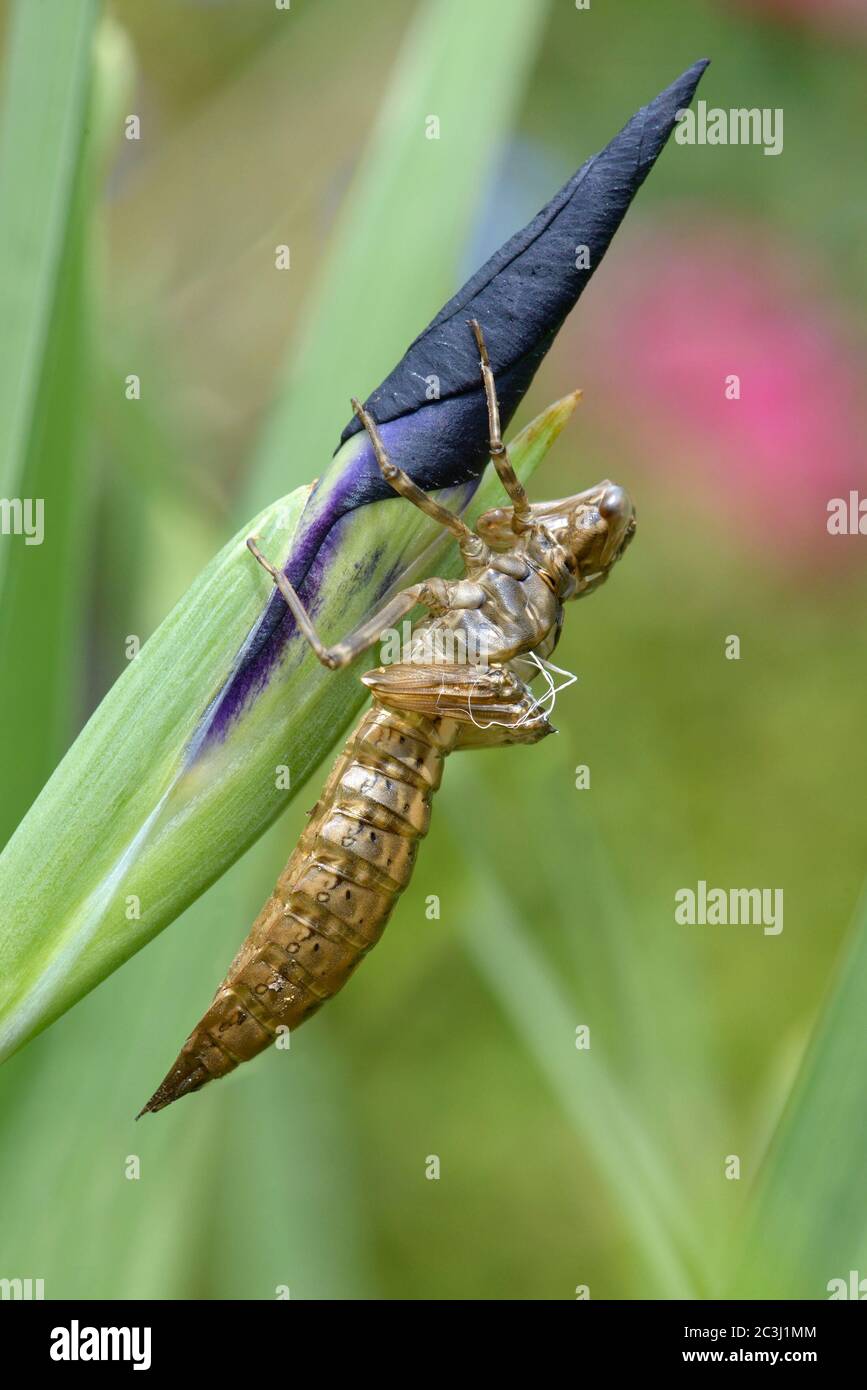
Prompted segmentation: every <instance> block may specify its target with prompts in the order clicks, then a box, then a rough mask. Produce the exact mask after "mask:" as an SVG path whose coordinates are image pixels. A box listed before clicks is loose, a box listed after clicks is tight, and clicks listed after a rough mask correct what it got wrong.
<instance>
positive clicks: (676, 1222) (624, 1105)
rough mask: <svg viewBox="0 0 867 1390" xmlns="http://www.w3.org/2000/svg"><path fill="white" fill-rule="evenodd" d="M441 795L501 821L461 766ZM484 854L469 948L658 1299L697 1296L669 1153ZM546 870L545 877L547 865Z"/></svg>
mask: <svg viewBox="0 0 867 1390" xmlns="http://www.w3.org/2000/svg"><path fill="white" fill-rule="evenodd" d="M441 797H442V799H443V801H444V802H446V803H451V805H452V806H453V808H454V809H453V812H452V814H451V815H449V811H448V805H446V806H443V807H441V808H440V812H441V818H440V824H441V825H442V823H444V822H448V823H449V824H456V823H457V824H459V823H460V821H461V812H460V807H461V806H466V805H467V804H472V805H473V808H474V815H475V817H476V818H477V820H478V822H479V823H481V822H483V821H485V819H486V818H487V819H491V818H492V817H495V816H496V808H495V807H494V806H493V805H492V804H491V802H490V801H489V800H488V801H487V804H486V797H485V794H484V792H483V791H482V790H480V788H479V785H478V780H477V779H474V778H473V776H472V770H471V769H468V768H467V766H466V764H464V763H463V761H462V760H461V759H455V760H454V765H450V767H449V776H448V779H447V782H446V784H445V786H444V788H443V791H442V792H441ZM440 833H443V832H442V830H441V831H440ZM477 848H478V849H479V851H480V852H479V853H478V854H477V858H476V861H475V862H474V867H473V873H472V880H471V885H467V888H468V895H467V898H466V899H464V900H463V901H462V906H461V911H460V912H459V913H457V914H456V915H455V924H456V928H457V930H458V932H459V933H460V937H461V941H462V944H463V946H464V949H465V950H466V952H467V954H468V955H469V957H470V958H471V960H472V961H473V962H474V964H475V966H476V968H477V969H478V971H479V973H480V974H481V976H482V977H483V979H484V980H485V982H486V984H487V985H488V987H489V988H490V990H491V992H492V994H493V995H494V997H495V998H496V1000H497V1002H498V1003H499V1005H500V1007H501V1008H502V1010H503V1012H504V1013H505V1015H506V1017H507V1018H508V1019H509V1021H510V1023H511V1024H512V1026H513V1028H514V1030H515V1033H516V1034H517V1036H518V1037H519V1038H520V1039H521V1041H522V1043H523V1044H524V1046H525V1048H526V1050H527V1052H528V1054H529V1055H530V1056H532V1057H533V1058H534V1060H535V1062H536V1064H537V1065H538V1067H539V1069H540V1071H541V1073H542V1075H543V1076H544V1078H545V1080H546V1081H547V1083H548V1085H549V1087H550V1089H551V1091H552V1092H553V1094H554V1095H555V1097H556V1098H557V1100H558V1102H559V1104H560V1106H561V1109H562V1111H563V1113H564V1115H565V1116H566V1118H567V1119H568V1121H569V1123H570V1124H571V1126H572V1127H573V1128H574V1130H575V1131H576V1133H577V1134H578V1136H579V1138H580V1141H581V1143H582V1146H583V1147H584V1149H585V1150H586V1152H587V1153H588V1155H589V1157H590V1160H591V1162H592V1163H593V1164H594V1166H595V1168H596V1170H597V1175H598V1178H599V1180H600V1182H601V1184H602V1185H603V1187H607V1188H608V1189H609V1190H610V1192H611V1195H612V1205H613V1206H614V1207H615V1208H616V1211H617V1214H618V1217H619V1219H620V1220H621V1221H622V1223H623V1229H624V1231H625V1232H626V1237H627V1238H628V1239H630V1240H631V1241H632V1242H633V1243H634V1245H635V1247H636V1249H637V1251H638V1252H639V1253H640V1255H641V1258H642V1260H643V1263H644V1268H645V1271H646V1273H647V1275H649V1277H650V1279H651V1281H652V1287H653V1290H654V1294H655V1296H658V1297H664V1298H692V1297H695V1296H696V1283H695V1279H694V1275H693V1273H691V1269H692V1268H694V1260H695V1251H694V1250H693V1249H691V1247H692V1246H693V1244H694V1238H693V1234H692V1232H691V1230H690V1225H689V1212H688V1210H687V1208H686V1206H685V1204H684V1201H683V1199H682V1196H681V1194H680V1193H679V1192H678V1190H677V1187H676V1183H675V1180H674V1176H673V1173H672V1169H671V1166H670V1163H669V1162H668V1156H667V1155H666V1154H665V1153H663V1152H662V1151H661V1150H660V1149H659V1148H658V1147H657V1146H656V1144H655V1143H654V1141H653V1139H652V1137H651V1136H650V1134H649V1133H648V1132H647V1131H646V1130H645V1129H644V1128H643V1127H642V1125H641V1123H640V1121H639V1119H638V1117H637V1114H636V1108H635V1106H634V1105H633V1104H632V1103H631V1100H630V1095H629V1091H628V1089H627V1088H626V1087H624V1086H623V1085H621V1084H620V1083H619V1082H618V1080H617V1078H616V1077H615V1074H614V1072H613V1069H612V1068H611V1066H610V1064H609V1062H608V1061H607V1060H606V1056H605V1053H604V1050H603V1048H604V1044H601V1045H599V1044H597V1045H595V1046H591V1047H589V1048H587V1049H586V1050H579V1049H577V1048H576V1045H575V1038H576V1027H577V1026H578V1025H579V1024H581V1023H585V1022H586V1019H587V1007H586V1006H587V1003H588V1002H589V1001H587V1000H586V999H585V1000H583V1001H580V1002H579V1001H578V1000H572V999H570V997H569V994H568V993H567V991H566V989H565V987H564V984H563V983H562V982H561V981H559V980H558V979H557V978H555V976H554V974H553V971H552V970H551V968H550V966H549V964H548V962H547V961H546V959H545V957H544V955H543V953H542V952H541V950H540V949H539V948H538V946H537V945H536V943H535V941H534V933H533V931H532V929H531V926H530V924H529V923H525V922H524V921H523V920H522V918H521V916H520V913H519V912H518V911H516V909H515V906H514V903H513V901H512V897H511V895H509V894H507V893H506V892H505V891H504V889H503V888H502V887H501V885H500V883H499V882H498V881H497V879H496V877H495V876H494V874H493V872H492V871H491V868H490V862H491V861H490V858H489V856H488V854H486V852H485V850H486V846H485V845H484V843H482V844H481V845H480V846H478V847H477ZM538 872H539V873H544V872H545V869H544V866H542V865H540V866H538Z"/></svg>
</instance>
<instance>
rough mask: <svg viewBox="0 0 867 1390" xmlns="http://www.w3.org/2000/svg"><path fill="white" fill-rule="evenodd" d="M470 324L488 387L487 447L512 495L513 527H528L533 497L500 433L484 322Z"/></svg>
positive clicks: (486, 389) (530, 521)
mask: <svg viewBox="0 0 867 1390" xmlns="http://www.w3.org/2000/svg"><path fill="white" fill-rule="evenodd" d="M470 328H471V329H472V330H473V336H474V338H475V340H476V346H477V347H478V349H479V365H480V367H481V369H482V383H483V385H484V388H485V398H486V400H487V402H488V433H489V435H490V443H489V445H488V449H489V452H490V455H491V459H492V461H493V465H494V467H495V468H496V470H497V475H498V477H499V479H500V482H501V483H502V484H503V487H504V488H505V489H506V492H507V493H508V494H509V496H510V497H511V499H512V504H513V506H514V512H513V514H512V530H513V531H517V532H520V531H526V530H527V529H528V527H529V526H531V525H532V521H533V518H532V512H531V508H530V499H529V497H528V496H527V494H526V492H525V491H524V484H523V483H522V482H521V480H520V478H519V477H518V475H517V473H516V472H515V470H514V468H513V467H512V461H511V459H510V458H509V451H508V449H507V448H506V446H505V444H504V443H503V438H502V435H501V433H500V406H499V402H498V401H497V388H496V386H495V384H494V373H493V372H492V371H491V361H490V358H489V357H488V345H487V343H486V342H485V336H484V334H483V333H482V325H481V324H480V323H479V321H478V319H470Z"/></svg>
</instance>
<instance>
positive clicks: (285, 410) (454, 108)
mask: <svg viewBox="0 0 867 1390" xmlns="http://www.w3.org/2000/svg"><path fill="white" fill-rule="evenodd" d="M546 12H547V4H545V3H534V4H529V5H528V4H527V3H526V0H475V3H473V4H472V5H467V4H466V0H434V2H433V3H431V4H427V5H422V6H420V7H419V8H418V10H417V12H416V15H415V18H414V20H413V22H412V23H411V25H410V27H409V30H408V33H407V37H406V39H405V41H404V44H403V46H402V48H401V50H400V52H399V53H398V54H397V57H396V59H395V64H394V75H393V78H392V81H391V84H390V86H389V88H388V90H387V92H386V94H385V99H384V101H383V103H382V105H381V107H380V110H379V112H378V115H377V121H376V126H375V128H374V131H373V134H372V137H371V139H370V141H369V143H368V146H367V149H366V151H365V154H364V157H363V159H362V161H361V164H360V166H359V168H358V170H357V172H356V175H355V178H354V181H353V185H352V187H351V188H350V190H349V193H348V195H347V198H346V201H345V204H344V206H343V212H342V216H341V217H340V218H339V220H338V224H337V226H336V228H335V230H334V232H333V234H332V239H331V245H330V247H329V251H328V254H327V256H326V260H325V267H324V273H323V275H322V277H321V278H320V280H319V281H318V283H316V284H315V286H314V290H313V295H312V303H311V309H310V312H309V315H308V319H307V326H306V330H305V331H302V333H301V334H300V335H299V338H298V341H297V343H296V344H295V345H294V347H293V352H292V357H291V361H290V363H289V364H288V366H287V369H286V372H285V379H284V382H283V386H282V389H281V394H280V399H279V401H278V404H277V407H276V409H275V410H274V411H273V413H272V416H271V419H270V421H269V426H268V429H267V431H266V433H265V436H264V439H263V441H262V445H261V447H260V450H259V453H258V456H257V459H256V461H255V466H254V469H253V474H252V477H251V480H250V484H249V487H248V489H247V504H248V510H250V511H252V510H254V509H255V508H256V507H259V506H262V504H263V503H264V502H265V500H266V499H267V498H269V497H273V496H274V495H275V494H276V493H277V492H279V491H281V490H282V489H283V488H284V487H285V486H286V482H287V476H288V477H290V478H292V480H293V481H299V482H300V481H301V480H302V479H303V478H304V477H306V476H307V475H308V472H309V460H310V459H311V458H312V459H320V458H323V457H326V456H327V454H326V451H330V450H331V449H333V448H334V447H335V445H336V443H337V441H338V439H339V437H340V431H341V430H342V428H343V426H344V425H345V424H346V421H347V419H348V418H349V413H350V412H349V398H350V396H358V397H360V398H361V399H362V400H363V399H364V398H365V397H366V396H367V394H368V392H369V391H371V390H373V388H374V386H375V385H376V383H377V382H378V381H379V380H380V379H381V378H382V377H384V376H385V375H386V373H387V372H388V371H389V369H390V368H391V367H392V365H393V364H394V362H395V360H396V359H397V357H398V356H399V354H400V352H401V351H402V349H403V348H404V347H405V346H406V344H407V342H409V341H410V340H411V339H412V338H414V337H415V335H416V334H417V333H418V331H419V328H420V327H421V326H422V325H423V324H425V323H427V321H428V319H430V318H432V317H433V315H434V314H435V313H436V312H437V310H438V309H439V308H440V305H441V304H442V303H443V302H444V301H445V300H447V299H448V298H449V297H450V296H451V295H452V294H453V293H454V290H455V288H456V285H457V284H459V283H460V281H459V279H458V277H457V271H458V265H459V260H460V256H461V253H462V251H463V250H464V248H465V246H466V239H467V235H468V233H469V231H470V229H471V228H472V225H473V222H474V219H475V217H476V215H477V212H478V200H479V190H480V187H481V186H483V183H484V180H485V178H486V177H488V176H489V174H490V169H491V147H492V144H495V142H496V141H497V140H498V139H499V138H500V137H501V136H502V132H503V131H504V130H508V129H509V126H510V123H511V118H512V116H513V113H514V111H515V108H516V105H517V103H518V101H519V100H520V97H521V93H522V91H523V88H524V77H525V75H526V73H527V71H528V69H529V66H530V64H531V63H532V62H533V60H534V57H535V54H536V47H537V39H538V37H539V36H540V34H541V32H542V29H543V27H544V22H545V18H546ZM430 116H435V117H436V118H437V119H438V121H439V132H438V138H437V139H428V138H427V135H426V124H425V123H426V121H427V120H428V119H429V118H430ZM504 230H505V231H511V230H512V229H511V228H506V229H504ZM290 273H291V274H294V273H295V272H294V271H292V272H290ZM359 345H362V346H361V349H360V348H359ZM289 441H291V448H290V447H289ZM287 469H288V470H289V473H288V474H287Z"/></svg>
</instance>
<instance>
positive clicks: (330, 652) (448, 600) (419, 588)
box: [247, 536, 484, 671]
mask: <svg viewBox="0 0 867 1390" xmlns="http://www.w3.org/2000/svg"><path fill="white" fill-rule="evenodd" d="M247 549H248V550H249V551H250V553H251V554H252V555H253V556H254V557H255V558H256V559H257V560H258V561H259V564H260V565H261V566H262V568H263V569H266V570H267V571H268V573H269V574H270V576H271V578H272V579H273V580H274V583H275V584H276V585H277V588H278V589H279V590H280V593H281V594H282V595H283V598H284V599H285V600H286V603H287V604H288V606H289V609H290V611H291V613H292V616H293V617H294V619H295V621H296V622H297V624H298V627H299V629H300V631H301V632H302V634H303V635H304V636H305V637H306V638H307V641H308V642H309V643H310V645H311V647H312V648H313V650H314V652H315V653H316V655H317V657H318V658H319V660H320V661H321V662H322V665H323V666H327V667H328V668H329V670H331V671H337V670H339V669H340V668H341V667H343V666H348V665H349V663H350V662H351V661H354V660H355V658H356V657H357V656H360V654H361V653H362V652H363V651H366V650H367V648H368V647H372V646H373V644H374V642H378V641H379V638H380V637H381V636H382V633H383V632H384V631H385V629H386V628H389V627H394V625H395V623H397V622H399V621H400V619H401V618H403V617H405V616H406V614H407V613H409V611H410V609H412V608H415V607H416V605H417V604H421V605H422V606H423V607H424V608H428V609H430V610H432V611H445V609H447V608H449V607H454V606H460V607H473V606H478V603H480V602H481V600H482V599H483V597H484V595H483V594H482V593H481V590H479V594H478V602H477V603H475V604H474V603H471V602H467V600H466V598H465V597H464V601H463V602H460V599H461V597H463V589H464V588H465V587H466V586H465V584H464V585H461V584H453V583H450V582H449V581H447V580H445V579H427V580H424V581H423V582H422V583H421V584H413V585H412V586H411V587H410V588H408V589H402V590H401V591H400V593H399V594H395V596H394V598H392V599H390V600H389V601H388V603H386V604H384V605H383V607H382V608H380V609H379V611H378V612H376V613H374V614H373V615H372V617H370V618H367V619H366V621H365V622H363V623H359V625H358V627H356V628H354V629H353V630H352V632H350V633H349V634H348V635H347V636H346V637H344V638H343V639H342V641H340V642H335V643H334V644H333V645H332V646H327V645H326V644H325V643H324V642H323V641H322V638H321V637H320V636H319V633H318V632H317V631H316V628H315V627H314V625H313V622H312V620H311V617H310V614H309V613H308V612H307V609H306V608H305V607H304V604H303V603H302V602H301V599H300V598H299V597H298V594H297V593H296V592H295V590H294V589H293V587H292V585H291V584H290V583H289V580H288V579H287V578H286V576H285V574H283V573H282V571H281V570H278V569H276V568H275V566H274V565H272V564H271V561H270V560H269V559H268V558H267V557H266V556H265V555H263V554H262V552H261V550H260V549H259V547H258V545H257V544H256V541H255V538H254V537H253V536H248V537H247ZM470 597H471V598H472V597H473V596H472V595H470ZM454 599H457V600H458V602H457V604H456V603H455V602H454V601H453V600H454Z"/></svg>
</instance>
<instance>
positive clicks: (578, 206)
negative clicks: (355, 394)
mask: <svg viewBox="0 0 867 1390" xmlns="http://www.w3.org/2000/svg"><path fill="white" fill-rule="evenodd" d="M707 65H708V64H707V61H706V60H702V61H701V62H697V63H694V64H693V65H692V67H690V68H687V70H686V72H684V73H682V74H681V75H680V77H678V78H677V80H676V81H674V82H672V84H671V86H670V87H666V89H665V91H663V92H661V93H660V94H659V96H657V97H655V98H654V100H653V101H651V102H650V103H649V104H648V105H647V106H644V107H642V108H641V110H640V111H638V112H637V113H636V114H635V115H634V116H633V117H632V119H631V120H630V121H629V122H628V124H627V125H625V126H624V127H623V129H622V130H621V131H620V133H619V134H618V135H615V137H614V139H613V140H612V141H611V142H610V143H609V144H608V145H606V147H605V149H604V150H602V151H601V152H600V153H599V154H596V155H594V156H593V157H592V158H591V159H588V160H587V161H586V163H585V164H583V165H582V166H581V168H580V169H579V170H578V172H577V173H576V174H574V175H573V176H572V178H571V179H570V180H569V182H568V183H566V184H565V185H564V186H563V188H561V189H560V191H559V193H557V194H556V195H555V196H554V197H553V198H552V199H551V201H550V202H549V203H548V204H547V205H546V206H545V207H544V208H542V210H541V212H539V213H537V215H536V216H535V217H534V218H533V220H532V222H530V223H529V224H528V225H527V226H526V227H524V228H523V230H522V231H520V232H517V233H516V234H515V235H514V236H513V237H512V238H511V239H510V240H509V241H507V242H506V243H505V245H504V246H502V247H501V248H500V250H499V251H497V252H496V253H495V254H494V255H493V256H492V257H491V258H490V260H489V261H488V262H487V263H486V264H485V265H484V266H482V268H481V270H478V271H477V272H476V274H475V275H474V276H473V277H472V278H471V279H470V280H468V281H467V283H466V284H465V285H464V287H463V289H462V290H460V291H459V292H458V293H457V294H456V295H455V296H454V298H453V299H451V300H449V302H448V304H446V305H445V307H444V308H443V309H441V310H440V312H439V313H438V314H437V316H436V318H435V319H434V320H433V322H432V323H430V324H429V325H428V327H427V328H426V329H425V330H424V332H423V333H421V334H420V335H419V337H418V338H416V339H415V341H414V342H413V343H412V344H411V345H410V347H409V348H408V349H407V351H406V353H405V354H404V356H403V357H402V358H401V360H400V362H399V363H398V364H397V366H396V367H395V368H394V371H392V372H391V373H390V374H389V375H388V376H387V377H386V379H385V381H384V382H383V383H382V384H381V386H379V387H378V388H377V389H376V390H375V391H374V392H373V393H372V394H371V395H370V396H369V397H368V400H367V408H368V410H369V411H370V412H371V414H372V415H373V417H374V419H375V420H376V421H377V422H378V423H380V424H386V423H387V422H391V421H398V420H404V419H406V418H407V417H408V416H415V415H417V414H418V415H419V418H418V419H417V420H416V421H415V424H416V426H417V427H416V428H414V429H412V430H408V431H406V432H399V431H397V430H392V431H390V432H388V433H389V434H390V436H391V439H392V441H393V442H392V443H391V450H392V454H393V458H394V462H395V463H399V464H400V465H401V467H403V468H404V469H405V470H406V471H407V472H409V473H410V474H411V475H412V477H413V478H414V479H415V480H416V482H418V483H420V485H421V486H422V487H425V488H434V487H444V486H447V485H449V484H451V483H456V482H461V481H464V480H465V479H466V478H467V477H468V476H472V475H473V473H474V472H476V471H477V470H478V469H479V468H480V467H481V466H482V464H483V463H484V462H486V453H485V428H484V423H485V416H484V411H483V410H482V409H481V406H482V393H481V383H480V378H479V362H478V353H477V351H476V347H475V343H474V341H473V338H472V335H471V333H470V330H469V328H468V326H467V320H468V319H471V318H477V319H478V320H479V322H480V323H481V325H482V328H483V329H484V332H485V337H486V340H487V344H488V351H489V353H490V356H491V364H492V366H493V369H494V373H495V375H496V378H497V386H498V393H499V397H500V406H501V412H502V416H503V422H504V424H505V423H507V422H508V421H509V420H510V419H511V417H512V415H513V414H514V412H515V410H516V409H517V407H518V405H519V403H520V401H521V398H522V397H523V395H524V393H525V391H526V390H527V387H528V386H529V384H530V382H531V381H532V379H533V376H534V374H535V372H536V370H537V368H538V366H539V364H540V362H541V361H542V358H543V357H544V356H545V353H546V352H547V351H548V348H549V347H550V346H551V343H552V342H553V340H554V337H555V336H556V334H557V332H558V330H559V329H560V327H561V325H562V323H563V320H564V319H565V318H566V315H567V314H568V313H569V310H570V309H571V308H572V307H573V305H574V304H575V302H576V301H577V299H578V297H579V296H580V294H581V292H582V290H583V289H584V287H585V285H586V284H587V283H588V281H589V280H590V277H591V275H592V274H593V272H594V270H595V269H596V267H597V266H598V264H599V262H600V261H601V260H602V257H603V256H604V255H605V252H606V251H607V249H608V247H609V245H610V244H611V240H612V238H613V236H614V233H615V232H616V231H617V229H618V227H619V226H620V223H621V222H622V221H623V218H624V216H625V214H626V211H627V209H628V207H629V205H630V203H631V201H632V199H633V198H634V197H635V194H636V193H637V192H638V189H639V188H640V187H641V185H642V183H643V182H644V180H645V178H646V177H647V175H648V173H649V172H650V170H651V169H652V168H653V165H654V163H655V162H656V160H657V158H658V157H659V155H660V153H661V152H662V150H663V148H664V146H665V143H666V141H667V140H668V138H669V136H670V135H671V132H672V130H673V129H674V124H675V116H676V114H677V112H678V111H680V110H681V109H682V108H684V107H686V106H688V105H689V103H690V101H691V100H692V97H693V95H694V93H695V89H696V87H697V85H698V82H699V80H700V78H701V76H702V73H703V72H704V70H705V68H706V67H707ZM579 247H586V248H587V250H586V255H585V254H581V255H579V254H578V248H579ZM585 261H586V265H585V264H584V262H585ZM576 262H577V264H576ZM431 376H436V377H437V378H438V382H439V400H438V401H437V402H436V403H434V404H433V405H432V404H431V402H430V400H429V399H428V398H427V397H426V395H425V382H426V380H427V379H428V378H430V377H431ZM360 428H361V425H360V423H359V421H358V420H357V419H355V418H353V419H352V420H351V421H350V422H349V424H348V425H347V426H346V428H345V429H344V431H343V434H342V436H341V442H345V441H346V440H347V439H349V438H350V437H351V436H352V435H353V434H356V433H357V432H358V431H359V430H360ZM370 481H371V484H372V489H373V490H372V491H371V492H370V494H369V495H368V496H365V498H364V500H365V501H369V500H373V497H374V496H385V495H386V493H385V491H382V490H381V489H380V487H379V486H378V483H379V480H378V479H377V478H376V477H375V476H374V475H373V474H371V479H370ZM360 500H361V499H360V498H359V499H358V500H357V501H356V505H358V501H360Z"/></svg>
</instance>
